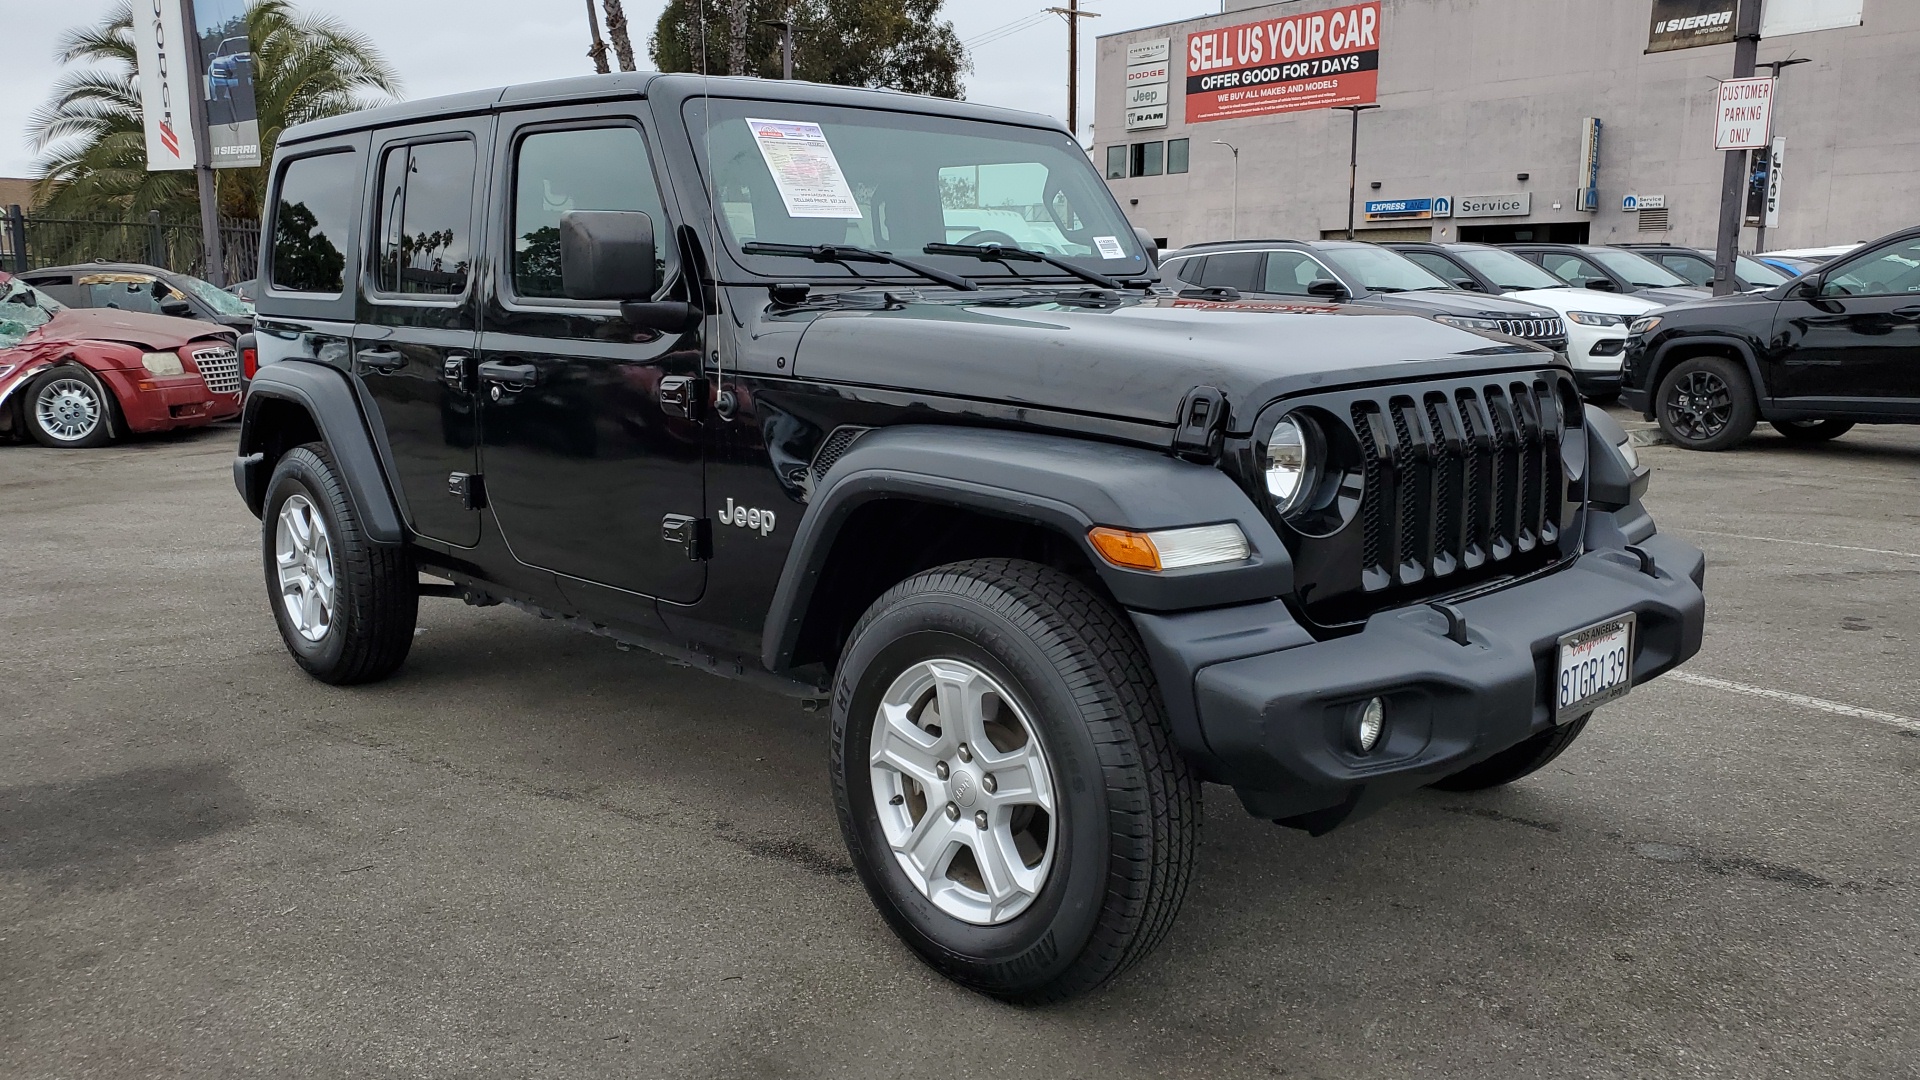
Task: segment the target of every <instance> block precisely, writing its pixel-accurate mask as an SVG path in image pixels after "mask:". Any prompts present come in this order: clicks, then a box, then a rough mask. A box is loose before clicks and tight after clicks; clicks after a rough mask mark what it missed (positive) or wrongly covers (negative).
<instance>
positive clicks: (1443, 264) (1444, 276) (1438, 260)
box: [1401, 251, 1480, 292]
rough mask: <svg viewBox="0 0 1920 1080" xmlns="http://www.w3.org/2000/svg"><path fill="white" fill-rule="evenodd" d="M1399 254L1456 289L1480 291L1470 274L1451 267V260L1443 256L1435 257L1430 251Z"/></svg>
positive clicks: (1477, 283) (1478, 285)
mask: <svg viewBox="0 0 1920 1080" xmlns="http://www.w3.org/2000/svg"><path fill="white" fill-rule="evenodd" d="M1401 254H1402V255H1405V256H1406V257H1407V258H1409V259H1412V260H1413V261H1414V262H1416V263H1418V264H1419V265H1420V267H1421V268H1422V269H1424V270H1427V271H1428V272H1430V273H1432V274H1433V276H1435V277H1437V278H1439V279H1440V280H1441V281H1444V282H1446V283H1447V284H1449V285H1452V286H1453V287H1454V288H1456V289H1467V290H1469V291H1475V292H1477V291H1479V289H1480V283H1479V282H1477V281H1475V280H1474V279H1473V276H1472V275H1471V274H1468V273H1467V272H1466V271H1465V270H1462V269H1460V268H1459V267H1457V266H1455V265H1453V260H1451V259H1449V258H1447V257H1446V256H1444V255H1435V254H1434V253H1433V252H1431V251H1403V252H1401Z"/></svg>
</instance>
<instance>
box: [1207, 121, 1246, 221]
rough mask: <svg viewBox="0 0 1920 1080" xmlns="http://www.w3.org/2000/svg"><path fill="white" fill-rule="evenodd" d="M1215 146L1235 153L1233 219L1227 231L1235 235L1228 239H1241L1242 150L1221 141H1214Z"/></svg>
mask: <svg viewBox="0 0 1920 1080" xmlns="http://www.w3.org/2000/svg"><path fill="white" fill-rule="evenodd" d="M1213 145H1215V146H1224V147H1226V148H1227V149H1229V150H1231V151H1233V217H1232V219H1231V221H1230V223H1229V224H1228V226H1227V231H1228V232H1230V233H1232V234H1233V235H1232V236H1231V237H1229V238H1228V239H1231V240H1238V239H1240V148H1239V147H1237V146H1235V145H1233V144H1232V143H1230V142H1226V141H1224V140H1221V139H1215V140H1213Z"/></svg>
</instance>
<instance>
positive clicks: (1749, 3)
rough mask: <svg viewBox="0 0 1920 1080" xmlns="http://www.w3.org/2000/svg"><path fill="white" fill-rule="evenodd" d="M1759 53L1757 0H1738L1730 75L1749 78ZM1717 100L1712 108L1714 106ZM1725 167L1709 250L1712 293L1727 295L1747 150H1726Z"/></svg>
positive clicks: (1735, 285)
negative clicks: (1716, 239)
mask: <svg viewBox="0 0 1920 1080" xmlns="http://www.w3.org/2000/svg"><path fill="white" fill-rule="evenodd" d="M1759 56H1760V4H1759V2H1758V0H1742V2H1741V4H1740V25H1739V27H1738V29H1737V30H1736V36H1735V37H1734V41H1733V77H1734V78H1736V79H1750V78H1752V77H1753V70H1754V68H1755V67H1756V66H1758V65H1756V64H1755V63H1754V61H1755V60H1757V59H1759ZM1718 100H1719V99H1718V98H1717V97H1716V98H1715V101H1716V103H1717V102H1718ZM1718 107H1719V106H1718V104H1716V105H1715V108H1718ZM1726 154H1727V163H1726V167H1725V169H1724V170H1723V172H1722V173H1721V178H1720V243H1719V244H1718V245H1717V246H1716V247H1715V249H1714V254H1713V295H1715V296H1729V295H1732V294H1733V293H1736V292H1739V291H1740V284H1739V282H1738V280H1737V279H1736V278H1735V276H1734V259H1735V258H1736V257H1738V256H1739V254H1740V217H1741V208H1742V207H1743V206H1744V205H1745V204H1746V201H1747V200H1746V195H1747V152H1746V151H1745V150H1728V151H1727V152H1726Z"/></svg>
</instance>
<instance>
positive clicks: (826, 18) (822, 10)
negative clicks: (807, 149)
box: [647, 0, 972, 98]
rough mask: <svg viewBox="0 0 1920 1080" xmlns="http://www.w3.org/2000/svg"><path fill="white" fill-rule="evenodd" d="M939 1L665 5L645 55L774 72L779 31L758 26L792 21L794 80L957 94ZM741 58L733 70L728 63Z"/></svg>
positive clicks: (952, 46) (668, 67)
mask: <svg viewBox="0 0 1920 1080" xmlns="http://www.w3.org/2000/svg"><path fill="white" fill-rule="evenodd" d="M943 3H944V0H725V2H724V3H721V4H711V3H709V4H707V5H706V7H707V14H706V17H705V20H704V23H705V25H704V30H705V35H704V45H705V48H704V49H703V48H702V44H703V40H702V33H701V31H702V29H703V27H702V18H701V6H702V5H701V0H669V2H668V4H667V7H666V10H664V11H662V12H661V13H660V21H659V22H658V23H656V24H655V26H654V30H653V36H652V38H651V39H649V41H648V43H647V44H648V49H649V51H651V52H652V54H653V63H654V66H655V67H657V68H658V69H659V70H661V71H703V70H704V71H706V72H708V73H710V74H714V75H758V76H761V77H763V78H778V77H779V75H780V33H779V31H777V30H775V29H773V28H772V27H769V26H764V25H762V23H763V22H765V21H766V20H769V19H791V20H792V21H793V76H794V78H796V79H806V80H808V81H810V82H819V83H831V84H834V85H836V86H872V87H889V88H892V89H895V90H904V91H906V92H907V93H910V94H931V95H934V96H936V97H949V98H962V97H965V96H966V87H965V85H964V84H963V83H962V82H961V77H962V76H964V75H965V74H966V73H967V72H968V71H970V70H971V69H972V65H971V63H970V62H969V61H968V60H967V51H966V50H965V49H964V48H962V47H961V46H960V37H959V35H958V34H956V33H954V30H953V23H952V22H950V21H948V20H945V19H942V18H940V8H941V6H942V5H943ZM736 56H737V57H740V58H741V63H740V64H739V65H738V66H737V67H736V66H735V64H734V62H733V59H732V58H733V57H736Z"/></svg>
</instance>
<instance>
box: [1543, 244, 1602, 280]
mask: <svg viewBox="0 0 1920 1080" xmlns="http://www.w3.org/2000/svg"><path fill="white" fill-rule="evenodd" d="M1540 265H1541V266H1544V267H1546V268H1547V273H1549V274H1552V275H1553V276H1555V277H1557V278H1559V279H1560V280H1562V281H1566V282H1570V283H1572V284H1573V285H1575V286H1577V287H1579V288H1586V285H1587V282H1589V281H1611V280H1612V279H1611V278H1609V277H1607V275H1605V274H1603V273H1601V272H1600V268H1599V267H1597V266H1594V265H1593V264H1592V263H1589V262H1588V261H1587V260H1585V259H1583V258H1581V257H1580V256H1578V255H1566V254H1563V253H1561V252H1558V251H1549V252H1547V253H1546V254H1545V255H1542V256H1540Z"/></svg>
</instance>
